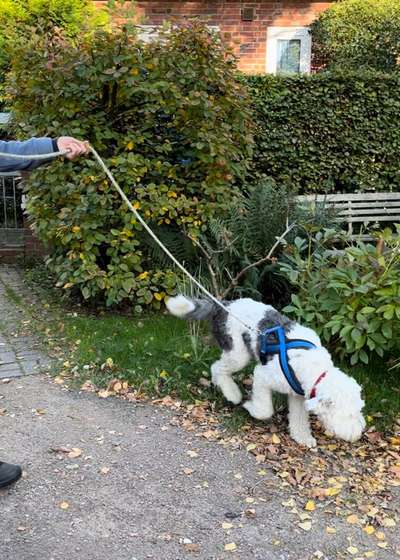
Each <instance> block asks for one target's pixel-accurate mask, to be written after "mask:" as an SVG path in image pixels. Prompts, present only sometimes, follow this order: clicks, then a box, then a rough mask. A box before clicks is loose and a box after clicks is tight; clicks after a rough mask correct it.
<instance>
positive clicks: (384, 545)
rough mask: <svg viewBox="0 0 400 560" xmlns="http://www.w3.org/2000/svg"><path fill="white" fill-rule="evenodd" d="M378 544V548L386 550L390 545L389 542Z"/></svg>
mask: <svg viewBox="0 0 400 560" xmlns="http://www.w3.org/2000/svg"><path fill="white" fill-rule="evenodd" d="M376 544H377V546H379V548H386V547H387V544H388V543H387V542H378V543H376Z"/></svg>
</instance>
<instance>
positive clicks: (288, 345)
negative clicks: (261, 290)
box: [260, 326, 322, 397]
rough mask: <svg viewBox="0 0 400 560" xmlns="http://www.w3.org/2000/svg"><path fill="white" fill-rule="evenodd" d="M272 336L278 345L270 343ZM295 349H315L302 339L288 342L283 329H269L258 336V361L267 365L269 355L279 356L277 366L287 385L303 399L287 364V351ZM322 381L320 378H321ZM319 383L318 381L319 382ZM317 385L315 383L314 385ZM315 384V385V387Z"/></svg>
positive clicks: (301, 391)
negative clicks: (278, 365) (269, 338)
mask: <svg viewBox="0 0 400 560" xmlns="http://www.w3.org/2000/svg"><path fill="white" fill-rule="evenodd" d="M271 335H273V336H274V337H275V338H277V339H278V343H277V344H276V343H270V342H269V340H268V337H269V336H271ZM295 348H304V349H306V350H309V349H311V348H316V346H315V344H313V343H312V342H309V341H308V340H302V339H291V340H288V339H287V338H286V335H285V331H284V329H283V327H281V326H278V327H273V328H271V329H265V330H264V331H263V332H262V333H261V336H260V361H261V363H262V364H263V365H265V364H266V363H267V357H268V355H269V354H278V355H279V364H280V366H281V370H282V372H283V374H284V376H285V378H286V381H287V382H288V383H289V385H290V387H291V388H292V389H293V391H294V392H295V393H297V394H298V395H301V396H302V397H304V391H303V388H302V386H301V384H300V382H299V380H298V379H297V377H296V375H295V373H294V371H293V368H292V367H291V366H290V364H289V360H288V355H287V351H288V350H292V349H295ZM321 379H322V377H321ZM319 381H320V380H319ZM316 384H317V383H316ZM316 384H315V385H316Z"/></svg>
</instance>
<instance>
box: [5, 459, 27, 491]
mask: <svg viewBox="0 0 400 560" xmlns="http://www.w3.org/2000/svg"><path fill="white" fill-rule="evenodd" d="M21 475H22V470H21V467H19V466H18V465H9V464H8V463H3V462H2V461H0V488H5V487H6V486H9V485H10V484H13V482H17V480H19V479H20V478H21Z"/></svg>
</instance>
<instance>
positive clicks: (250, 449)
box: [246, 443, 257, 451]
mask: <svg viewBox="0 0 400 560" xmlns="http://www.w3.org/2000/svg"><path fill="white" fill-rule="evenodd" d="M256 447H257V445H256V444H255V443H249V445H246V450H247V451H253V449H255V448H256Z"/></svg>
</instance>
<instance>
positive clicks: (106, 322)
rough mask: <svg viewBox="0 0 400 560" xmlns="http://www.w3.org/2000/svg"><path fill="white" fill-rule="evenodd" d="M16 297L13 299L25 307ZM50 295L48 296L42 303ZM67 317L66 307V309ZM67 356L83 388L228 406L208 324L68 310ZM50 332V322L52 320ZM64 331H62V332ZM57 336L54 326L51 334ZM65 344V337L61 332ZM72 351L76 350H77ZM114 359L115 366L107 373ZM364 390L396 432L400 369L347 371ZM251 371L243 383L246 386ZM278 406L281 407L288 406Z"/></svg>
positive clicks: (379, 366) (232, 423) (379, 422)
mask: <svg viewBox="0 0 400 560" xmlns="http://www.w3.org/2000/svg"><path fill="white" fill-rule="evenodd" d="M11 291H12V290H8V291H7V295H8V297H9V298H10V299H11V300H12V301H14V303H15V304H16V305H18V304H19V302H18V297H15V296H14V295H13V294H12V293H10V292H11ZM45 294H46V291H43V284H42V292H41V294H40V295H41V297H42V298H43V296H44V295H45ZM46 299H47V302H52V303H51V307H52V309H53V310H54V313H55V317H57V313H56V311H57V305H56V303H55V299H54V298H53V297H52V292H50V293H49V298H46ZM58 311H60V308H58ZM58 317H62V319H60V318H58V319H57V321H58V323H59V324H60V323H61V324H62V335H61V333H60V335H59V336H60V338H62V339H63V343H62V345H63V347H64V355H65V359H66V360H68V361H69V362H70V368H71V369H74V371H75V377H76V378H77V381H78V382H79V383H82V382H84V381H85V380H87V379H90V380H92V381H93V382H94V383H95V384H96V385H98V386H103V387H105V386H107V384H108V382H109V380H110V379H111V378H115V377H117V378H119V379H121V380H125V381H128V382H129V384H130V385H132V386H133V387H135V388H136V389H141V390H142V391H143V392H145V393H146V394H148V395H149V396H159V397H162V396H165V395H167V394H170V395H172V396H174V397H176V398H178V399H183V400H185V401H190V402H195V401H196V400H210V401H211V402H213V403H215V408H216V409H217V410H218V409H220V408H222V407H225V406H226V405H227V403H226V401H224V399H223V398H222V396H221V394H220V392H219V391H217V390H215V389H214V388H213V387H212V386H207V385H210V373H209V371H210V365H211V364H212V362H213V361H214V360H215V359H216V358H217V357H218V356H219V349H218V348H217V347H216V346H213V345H212V344H211V343H210V340H209V338H207V336H206V333H207V329H206V326H205V325H199V324H198V323H197V324H195V325H192V326H189V325H188V323H186V322H185V321H182V320H180V319H177V318H175V317H171V316H169V315H164V314H161V313H160V314H156V315H155V314H154V315H147V316H143V317H133V316H132V317H126V316H123V315H118V314H112V313H101V314H97V315H91V314H87V313H84V312H83V311H82V310H79V309H76V308H75V309H72V310H71V309H68V308H67V309H66V310H62V309H61V315H60V314H59V315H58ZM46 326H47V327H48V319H46ZM57 328H58V327H57ZM51 329H52V330H53V331H54V327H51ZM53 337H54V338H55V339H57V333H54V332H53ZM69 349H71V350H69ZM110 358H111V359H112V363H113V367H112V368H111V369H110V368H104V367H103V369H102V367H101V366H102V364H104V363H106V361H107V360H108V359H110ZM342 368H343V370H344V371H347V372H348V373H349V374H351V375H353V376H354V377H355V378H356V379H357V381H358V382H359V383H361V385H362V386H363V393H364V398H365V401H366V407H365V414H366V416H367V417H368V420H369V424H374V425H375V426H376V427H377V428H378V429H381V430H385V429H390V428H391V426H392V425H393V422H394V420H396V418H398V417H399V414H400V386H399V381H398V380H399V374H400V370H399V369H397V370H391V371H390V370H388V366H387V365H386V363H385V362H384V361H383V360H379V359H375V360H374V361H373V362H372V363H371V364H370V365H369V366H362V367H357V368H350V367H346V365H342ZM250 372H251V368H248V369H247V370H246V371H245V372H242V373H241V374H240V375H236V376H235V377H236V378H238V379H239V382H240V380H242V379H243V378H244V377H246V376H248V375H249V373H250ZM282 402H283V400H282V399H278V400H277V404H278V405H279V406H281V405H282ZM248 418H249V417H248V416H247V414H246V413H245V412H244V411H243V410H242V409H240V407H236V408H232V413H231V414H224V422H226V423H227V424H228V425H229V427H231V428H232V429H238V428H240V426H242V425H243V424H244V423H245V422H246V421H248Z"/></svg>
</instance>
